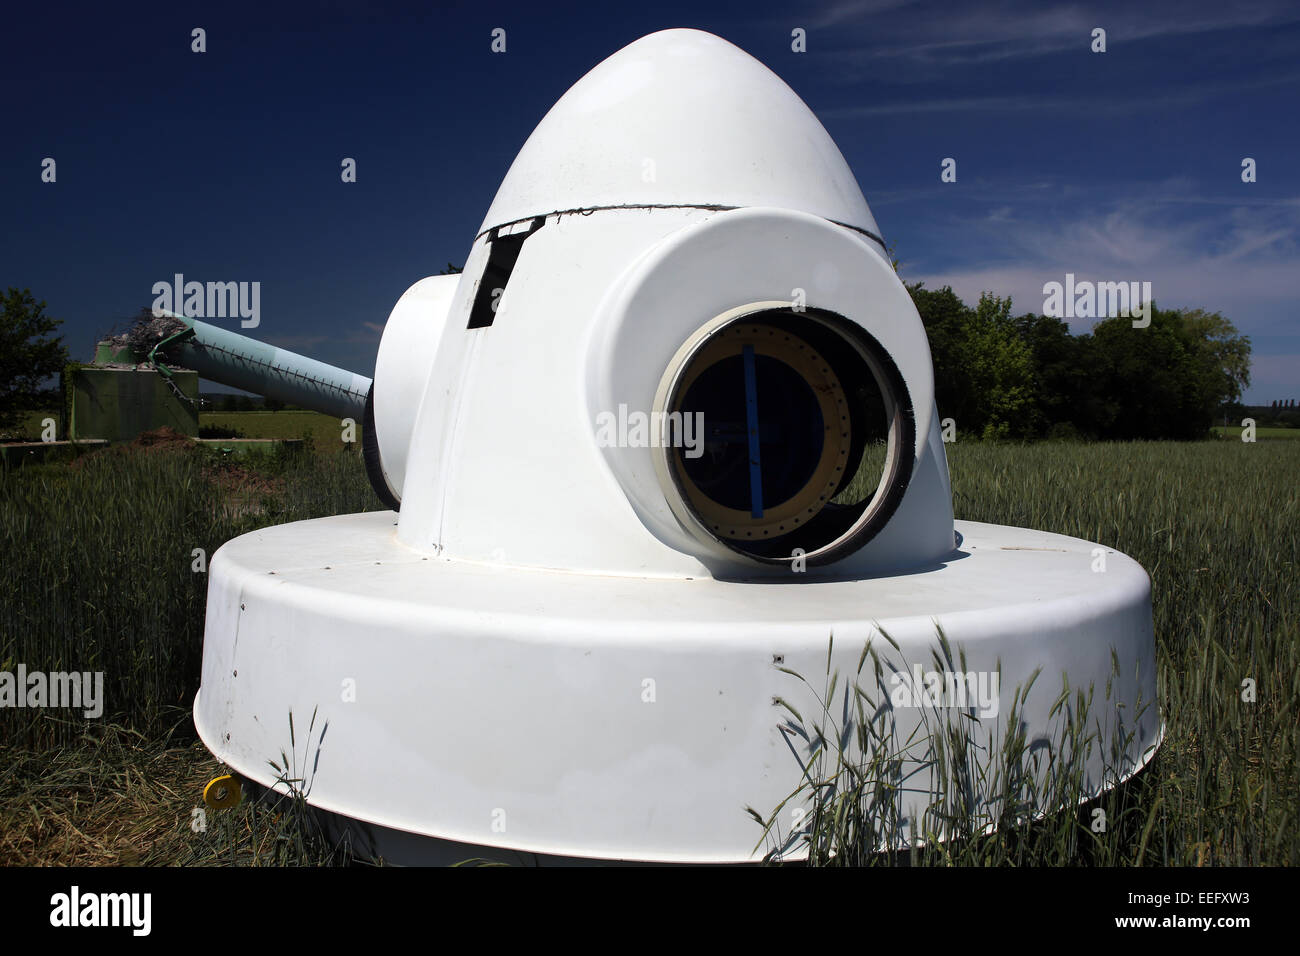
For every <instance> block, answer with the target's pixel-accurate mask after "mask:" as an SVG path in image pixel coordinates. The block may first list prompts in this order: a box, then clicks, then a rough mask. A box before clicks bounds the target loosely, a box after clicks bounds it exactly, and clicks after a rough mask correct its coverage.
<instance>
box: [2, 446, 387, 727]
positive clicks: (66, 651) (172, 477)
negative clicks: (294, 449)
mask: <svg viewBox="0 0 1300 956" xmlns="http://www.w3.org/2000/svg"><path fill="white" fill-rule="evenodd" d="M254 464H255V465H256V466H257V470H250V469H249V468H247V467H245V466H242V465H239V464H235V463H233V462H231V461H229V460H222V459H221V458H220V457H219V455H218V454H217V453H216V452H212V451H210V450H206V449H201V448H190V449H183V448H170V449H151V450H135V449H131V450H128V449H111V450H106V451H101V452H96V453H93V454H91V455H88V456H85V457H83V458H82V459H80V460H78V461H77V462H75V463H74V464H72V465H67V464H57V465H48V466H35V467H33V466H24V467H22V468H18V469H15V470H13V471H10V472H8V473H5V474H4V475H3V476H2V477H0V555H3V557H2V558H0V562H2V573H0V670H7V671H13V670H14V668H15V667H16V666H17V665H18V664H20V663H21V664H25V665H26V667H27V670H28V671H29V672H31V671H47V672H49V671H82V672H86V671H89V672H95V671H102V672H103V674H104V698H105V712H104V715H103V717H102V718H101V719H102V720H104V721H107V722H117V723H121V724H122V725H123V726H125V727H129V728H131V729H132V730H135V731H138V732H140V733H144V734H156V733H159V732H161V731H162V730H164V729H165V728H168V727H170V726H171V725H172V724H173V723H174V722H175V719H176V718H175V711H176V709H177V708H188V707H189V705H190V703H191V702H192V701H193V698H194V692H195V690H196V689H197V686H198V675H199V664H200V657H201V654H202V646H203V617H204V602H205V598H206V593H207V574H206V563H207V561H209V560H211V557H212V555H213V553H214V552H215V551H216V549H217V548H218V547H220V546H221V544H222V543H224V542H225V541H227V540H229V539H230V538H232V537H234V536H236V535H238V534H242V533H244V532H246V531H250V530H252V529H254V528H256V527H259V526H263V525H266V524H272V523H279V522H284V521H295V520H299V519H303V518H312V517H320V516H323V515H329V514H336V513H341V512H353V511H362V510H373V509H376V508H379V507H381V506H380V504H379V502H378V501H377V499H376V498H375V496H374V494H373V492H371V490H370V486H369V484H368V483H367V481H366V477H365V472H364V468H363V466H362V464H361V462H360V460H359V456H358V455H356V454H353V453H349V452H345V453H340V454H337V455H321V456H315V455H310V454H308V455H302V456H298V457H296V458H294V459H285V458H278V457H275V456H265V457H263V458H261V459H259V460H256V461H255V463H254ZM196 551H197V552H200V553H197V554H196ZM84 730H85V727H84V726H82V725H81V721H80V713H78V712H74V711H57V710H34V709H18V708H0V740H3V741H4V742H6V743H10V744H19V743H21V744H25V745H28V746H51V745H54V744H57V743H60V742H64V741H68V740H72V739H74V738H76V737H77V736H78V735H79V734H80V733H82V732H83V731H84Z"/></svg>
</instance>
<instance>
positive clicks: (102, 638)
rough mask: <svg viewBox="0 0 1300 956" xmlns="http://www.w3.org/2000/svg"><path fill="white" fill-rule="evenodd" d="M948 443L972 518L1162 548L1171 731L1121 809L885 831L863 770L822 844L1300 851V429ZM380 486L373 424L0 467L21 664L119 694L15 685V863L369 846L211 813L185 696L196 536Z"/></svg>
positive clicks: (264, 812) (1189, 858)
mask: <svg viewBox="0 0 1300 956" xmlns="http://www.w3.org/2000/svg"><path fill="white" fill-rule="evenodd" d="M229 417H231V418H232V419H234V418H237V417H238V416H235V415H232V416H229ZM232 424H233V422H232ZM249 434H253V432H252V431H251V430H249ZM947 449H948V456H949V463H950V468H951V472H952V485H953V493H954V505H955V510H956V513H957V517H958V518H962V519H969V520H976V521H988V522H996V523H1000V524H1010V525H1017V526H1022V527H1030V528H1038V529H1043V530H1048V531H1054V532H1060V533H1063V534H1068V535H1074V536H1077V537H1081V538H1085V539H1087V540H1090V541H1096V542H1099V543H1101V544H1104V545H1107V546H1111V547H1114V548H1117V549H1119V550H1120V551H1123V552H1125V553H1127V554H1129V555H1131V556H1132V557H1134V558H1135V559H1137V560H1138V561H1139V562H1141V564H1142V565H1143V566H1144V567H1145V568H1146V569H1147V571H1148V573H1149V574H1150V575H1151V578H1152V582H1153V588H1154V600H1155V630H1156V637H1157V642H1158V648H1157V657H1158V663H1159V677H1158V685H1159V706H1160V708H1161V711H1162V713H1163V716H1164V720H1165V722H1166V738H1165V742H1164V745H1163V747H1162V749H1161V751H1160V753H1159V756H1158V758H1157V759H1156V760H1155V761H1154V762H1153V764H1152V765H1151V766H1150V767H1149V768H1148V769H1147V770H1146V771H1144V772H1143V773H1142V774H1140V775H1139V776H1138V777H1137V778H1136V779H1135V780H1133V781H1131V782H1130V783H1129V784H1128V785H1127V786H1125V787H1123V788H1121V790H1119V791H1116V792H1114V793H1113V794H1109V795H1107V796H1105V797H1103V798H1101V800H1102V805H1103V806H1104V808H1105V809H1106V814H1107V817H1108V819H1109V820H1110V821H1111V825H1110V826H1109V827H1107V829H1106V830H1105V832H1102V833H1096V832H1093V831H1092V830H1091V829H1090V828H1089V827H1088V826H1087V817H1086V816H1085V815H1084V814H1083V812H1082V811H1080V812H1078V813H1075V812H1071V811H1066V812H1063V813H1060V814H1056V815H1054V816H1052V817H1049V818H1048V819H1046V820H1042V821H1038V822H1036V823H1031V824H1028V825H1025V826H1020V827H1007V828H1004V829H1003V830H1000V831H999V832H997V833H995V834H992V835H986V834H981V833H977V832H971V833H969V834H967V835H965V836H964V837H961V838H956V839H953V840H951V841H948V842H947V843H944V844H939V845H930V846H927V847H924V848H921V849H917V850H913V851H910V852H903V853H901V854H900V853H892V854H881V853H874V852H872V849H871V846H870V845H869V840H868V836H869V834H870V832H871V826H870V824H871V820H872V817H873V814H875V813H877V812H878V807H874V806H873V805H872V801H873V800H874V801H879V800H880V799H881V797H882V795H881V794H880V793H879V792H878V790H876V791H873V790H872V789H871V788H870V787H866V786H860V787H858V788H857V789H856V790H855V789H854V788H853V787H849V788H845V789H841V791H839V797H838V800H839V802H838V803H837V804H836V806H835V807H834V808H828V810H833V812H827V813H826V814H824V815H819V819H818V820H817V821H814V827H813V833H812V839H813V844H814V852H813V853H812V855H811V862H812V863H814V864H827V863H830V864H834V863H849V862H851V863H858V864H873V865H895V864H900V863H904V864H914V865H927V864H937V865H945V864H971V865H989V864H992V865H1004V864H1015V865H1034V864H1046V865H1120V866H1130V865H1147V866H1151V865H1155V866H1159V865H1282V866H1284V865H1295V864H1297V863H1300V821H1298V820H1297V814H1298V813H1300V767H1298V766H1297V752H1298V749H1300V748H1298V747H1297V743H1298V742H1300V596H1298V592H1297V574H1298V573H1300V507H1298V506H1297V476H1300V442H1297V441H1285V440H1282V441H1278V440H1267V438H1266V437H1263V436H1262V437H1261V440H1260V441H1257V442H1255V443H1253V444H1247V443H1243V442H1241V441H1231V440H1227V441H1225V440H1207V441H1203V442H1196V443H1135V444H1068V443H1041V444H1036V445H1013V444H993V443H979V442H965V441H961V442H958V443H955V444H953V445H949V446H947ZM379 507H380V505H379V503H378V501H377V500H376V499H375V497H374V495H373V493H372V492H371V491H370V488H369V485H368V484H367V481H366V478H365V474H364V468H363V465H362V462H361V460H360V456H359V454H357V452H356V449H355V448H354V447H353V448H348V449H346V450H344V451H343V452H341V453H337V454H321V453H319V450H315V451H314V450H312V449H311V448H309V449H308V450H307V452H306V454H298V455H293V456H289V455H266V456H263V457H258V458H250V459H247V460H240V461H235V460H232V459H223V458H221V457H220V455H219V453H217V452H214V451H211V450H202V449H187V448H186V447H184V446H183V445H181V444H179V443H173V444H171V445H167V446H160V447H155V448H143V449H142V448H114V449H108V450H104V451H98V452H93V453H91V454H88V455H83V456H81V457H79V458H76V459H75V460H74V459H68V460H51V461H47V462H46V463H44V464H39V465H33V464H29V465H25V466H23V467H21V468H15V469H13V470H11V471H8V472H5V473H3V474H2V475H0V568H2V572H0V670H13V669H14V668H15V667H16V666H17V664H19V663H23V664H25V665H26V666H27V668H28V669H29V670H47V671H57V670H74V669H75V670H83V671H85V670H90V671H95V670H102V671H104V672H105V687H104V697H105V700H106V710H105V712H104V714H103V716H102V717H101V718H100V719H98V720H84V719H81V718H80V717H79V716H76V717H73V716H70V715H72V714H73V713H74V712H72V711H31V710H26V709H21V710H20V709H10V708H5V709H0V864H9V865H13V864H41V865H48V864H90V865H132V864H144V865H156V864H163V865H167V864H228V865H275V864H322V865H329V864H338V863H342V862H349V861H348V859H347V855H346V854H344V853H341V852H339V851H337V850H336V849H335V848H332V847H330V846H328V845H327V844H326V843H324V842H323V840H322V839H321V838H320V837H319V836H318V835H317V834H316V833H315V831H314V830H312V828H311V827H310V826H309V825H308V823H307V822H306V816H305V815H304V814H303V813H302V812H301V811H302V808H301V806H300V805H299V804H298V803H296V802H291V803H289V804H288V805H285V804H283V803H282V804H280V805H272V804H269V803H266V802H256V801H245V802H244V803H243V804H242V805H241V806H239V807H238V808H236V809H233V810H225V811H213V810H208V811H207V812H206V814H205V822H204V825H203V826H202V827H196V825H195V815H194V811H195V810H196V809H197V808H198V807H200V806H201V805H202V798H201V793H202V788H203V785H204V784H205V783H206V782H207V781H208V780H209V779H211V778H212V777H214V776H216V775H217V774H219V773H220V772H221V767H220V765H219V764H217V763H216V761H214V760H213V759H212V758H211V757H210V756H209V755H208V754H207V753H206V751H205V750H204V749H203V747H202V745H201V744H200V743H198V741H197V738H196V736H195V732H194V728H193V725H192V723H191V720H190V716H189V707H190V705H191V703H192V701H193V697H194V693H195V690H196V689H197V686H198V680H199V665H200V656H201V651H202V638H203V614H204V598H205V591H206V586H207V578H206V574H204V573H201V572H196V571H195V570H194V562H195V549H202V552H203V554H204V555H205V556H206V557H207V558H209V559H210V558H211V555H212V553H213V552H214V551H215V550H216V549H217V548H218V547H219V546H220V545H221V544H222V543H223V542H224V541H226V540H228V539H229V538H231V537H233V536H235V535H238V534H242V533H244V532H246V531H250V530H252V529H254V528H257V527H260V526H264V525H267V524H274V523H279V522H286V521H296V520H300V519H304V518H313V517H319V516H324V515H331V514H342V513H348V512H354V511H361V510H375V509H378V508H379ZM808 676H809V677H812V676H814V675H808ZM1246 679H1251V680H1253V681H1254V682H1255V685H1256V698H1255V700H1254V701H1253V702H1248V701H1244V700H1243V699H1242V692H1241V688H1242V682H1243V681H1244V680H1246ZM309 716H310V715H301V722H302V723H303V725H304V726H305V725H306V723H307V719H308V717H309ZM275 756H277V755H274V754H268V755H267V757H268V759H272V758H274V757H275ZM886 796H887V795H886ZM757 809H758V810H760V811H762V813H759V814H757V815H758V816H760V817H761V816H762V815H763V814H765V813H767V812H769V811H771V810H772V809H773V808H757ZM738 812H741V811H738ZM762 829H763V828H762V825H761V822H757V821H756V822H755V833H754V836H755V843H756V845H757V844H759V843H760V842H761V839H762V836H763V832H762ZM957 829H958V831H960V827H958V828H957Z"/></svg>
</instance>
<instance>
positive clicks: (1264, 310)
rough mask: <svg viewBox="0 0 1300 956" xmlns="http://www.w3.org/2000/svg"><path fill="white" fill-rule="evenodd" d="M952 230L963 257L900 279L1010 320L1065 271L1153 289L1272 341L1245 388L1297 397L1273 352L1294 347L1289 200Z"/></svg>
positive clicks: (1011, 210) (1299, 378)
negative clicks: (1008, 303) (1003, 312)
mask: <svg viewBox="0 0 1300 956" xmlns="http://www.w3.org/2000/svg"><path fill="white" fill-rule="evenodd" d="M950 227H951V230H952V234H953V235H963V236H965V237H966V244H964V245H963V247H962V248H961V249H960V250H950V251H952V252H955V253H957V254H958V255H961V256H962V258H963V261H962V262H961V263H960V264H958V265H955V266H952V267H949V268H942V269H936V268H932V267H931V268H927V267H926V266H925V264H924V263H922V264H920V265H919V266H918V267H916V268H912V269H909V268H908V264H907V262H906V261H904V264H903V272H904V278H906V279H907V280H909V281H916V280H922V281H924V282H925V284H926V287H927V288H931V289H934V288H941V287H943V286H945V285H950V286H952V288H953V291H955V292H956V293H957V294H958V295H959V296H960V297H961V298H962V299H963V300H964V301H967V302H974V301H976V300H977V299H978V298H979V295H980V293H981V292H985V291H989V292H994V293H996V294H998V295H1004V296H1005V295H1010V296H1011V298H1012V302H1013V305H1014V311H1015V312H1016V313H1017V314H1019V313H1023V312H1038V311H1041V310H1042V308H1043V300H1044V294H1043V285H1044V284H1045V283H1047V282H1052V281H1055V282H1062V281H1064V279H1065V275H1066V273H1072V274H1073V275H1074V276H1075V280H1076V282H1078V281H1083V280H1088V281H1092V282H1100V281H1108V282H1118V281H1138V282H1150V283H1151V291H1152V296H1153V298H1154V299H1155V300H1156V302H1157V303H1158V304H1159V305H1160V306H1162V307H1164V308H1203V309H1207V310H1209V311H1218V312H1222V313H1223V314H1224V315H1225V316H1227V317H1228V318H1229V319H1230V320H1231V321H1232V322H1233V323H1234V324H1235V325H1236V326H1237V328H1238V329H1239V330H1240V331H1241V332H1243V333H1245V334H1246V335H1250V336H1252V337H1253V338H1256V339H1265V340H1268V341H1270V342H1272V343H1273V345H1272V348H1269V347H1263V348H1261V347H1260V346H1259V343H1258V342H1257V343H1256V350H1255V356H1254V369H1255V371H1254V372H1253V376H1252V377H1253V382H1252V390H1257V389H1260V388H1261V387H1265V386H1267V387H1272V388H1274V389H1276V388H1278V387H1287V388H1292V387H1293V388H1296V389H1297V390H1298V391H1300V361H1296V358H1297V357H1296V355H1295V354H1293V353H1291V352H1289V351H1288V352H1286V353H1281V354H1280V353H1279V352H1278V351H1277V343H1279V342H1286V341H1290V340H1292V339H1294V340H1296V341H1300V315H1297V303H1298V301H1300V295H1298V294H1297V293H1298V291H1300V204H1297V203H1296V202H1293V201H1287V202H1283V203H1279V204H1277V205H1273V206H1265V207H1260V206H1251V207H1246V206H1236V207H1233V208H1229V209H1226V210H1224V209H1216V208H1214V207H1209V208H1207V209H1206V211H1205V212H1204V213H1202V214H1201V215H1198V216H1196V217H1194V218H1189V217H1188V216H1187V215H1186V211H1185V210H1180V211H1179V214H1178V215H1171V214H1169V213H1168V212H1167V211H1165V210H1164V209H1163V207H1162V204H1160V203H1158V202H1154V201H1142V200H1140V201H1132V202H1127V203H1124V204H1117V205H1116V206H1115V207H1113V208H1110V209H1107V210H1104V211H1100V212H1084V213H1082V214H1079V215H1077V216H1075V217H1074V218H1072V219H1066V220H1062V219H1061V218H1059V217H1056V218H1054V219H1053V220H1051V221H1049V220H1048V219H1046V218H1045V217H1044V216H1043V213H1042V211H1041V210H1039V209H1035V208H1034V207H1033V206H1029V207H1025V206H1021V207H1015V206H1011V207H1007V206H999V207H996V208H993V209H991V210H990V211H988V212H987V213H985V214H983V215H970V216H965V217H962V218H960V219H954V220H953V222H952V223H950ZM1091 324H1092V322H1091V320H1086V319H1085V320H1076V321H1074V322H1072V323H1071V327H1072V329H1073V330H1074V331H1075V332H1085V331H1087V330H1088V328H1089V327H1090V326H1091ZM1283 347H1284V348H1285V346H1283ZM1255 394H1256V395H1257V396H1261V397H1262V393H1260V392H1258V391H1255Z"/></svg>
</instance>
